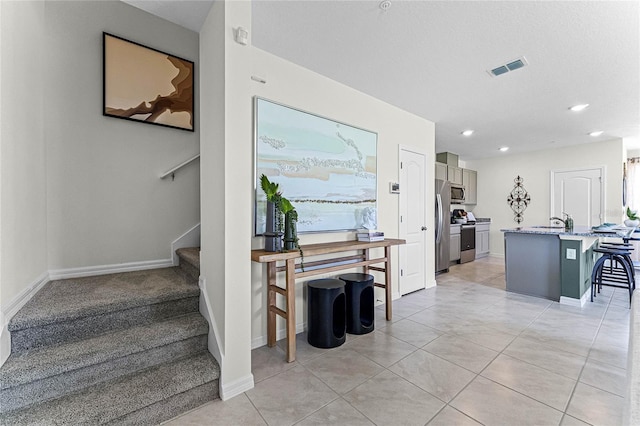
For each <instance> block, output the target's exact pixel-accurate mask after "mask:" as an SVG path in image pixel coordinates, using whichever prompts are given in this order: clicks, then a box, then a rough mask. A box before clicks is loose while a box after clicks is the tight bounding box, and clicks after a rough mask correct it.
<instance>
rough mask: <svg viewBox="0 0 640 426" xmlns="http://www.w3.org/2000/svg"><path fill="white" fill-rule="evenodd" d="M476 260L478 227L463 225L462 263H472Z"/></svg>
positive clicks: (461, 231)
mask: <svg viewBox="0 0 640 426" xmlns="http://www.w3.org/2000/svg"><path fill="white" fill-rule="evenodd" d="M475 259H476V227H475V226H474V225H466V226H465V225H462V229H461V230H460V263H467V262H472V261H474V260H475Z"/></svg>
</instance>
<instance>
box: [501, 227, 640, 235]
mask: <svg viewBox="0 0 640 426" xmlns="http://www.w3.org/2000/svg"><path fill="white" fill-rule="evenodd" d="M500 231H501V232H515V233H518V234H537V235H558V236H561V235H563V236H576V237H597V238H600V237H602V238H604V237H620V235H619V234H618V233H616V231H614V230H606V231H604V230H603V231H594V230H593V229H591V228H589V227H587V226H575V227H574V228H573V229H572V230H571V231H566V230H565V229H564V226H557V227H555V226H523V227H518V228H505V229H501V230H500ZM636 232H638V230H636Z"/></svg>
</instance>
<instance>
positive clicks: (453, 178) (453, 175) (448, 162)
mask: <svg viewBox="0 0 640 426" xmlns="http://www.w3.org/2000/svg"><path fill="white" fill-rule="evenodd" d="M445 168H446V175H444V172H445ZM436 179H443V180H448V181H449V182H451V183H456V184H458V185H462V168H460V167H458V156H457V155H456V154H452V153H450V152H439V153H437V154H436Z"/></svg>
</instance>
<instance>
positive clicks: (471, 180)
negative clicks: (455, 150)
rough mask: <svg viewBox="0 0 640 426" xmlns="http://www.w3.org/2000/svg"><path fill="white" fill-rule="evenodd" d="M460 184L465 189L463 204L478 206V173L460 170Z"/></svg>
mask: <svg viewBox="0 0 640 426" xmlns="http://www.w3.org/2000/svg"><path fill="white" fill-rule="evenodd" d="M462 184H463V185H464V187H465V189H466V193H465V202H464V203H465V204H478V172H476V171H475V170H469V169H462Z"/></svg>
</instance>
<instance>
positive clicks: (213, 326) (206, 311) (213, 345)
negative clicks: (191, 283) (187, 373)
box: [198, 277, 224, 368]
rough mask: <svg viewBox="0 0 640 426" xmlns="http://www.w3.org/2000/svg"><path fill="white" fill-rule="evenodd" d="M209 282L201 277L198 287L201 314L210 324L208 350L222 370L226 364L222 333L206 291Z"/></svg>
mask: <svg viewBox="0 0 640 426" xmlns="http://www.w3.org/2000/svg"><path fill="white" fill-rule="evenodd" d="M206 283H207V281H206V280H205V279H204V278H202V277H200V279H199V280H198V287H200V314H201V315H202V316H203V317H204V318H205V319H206V320H207V322H208V323H209V336H208V342H207V348H208V349H209V352H211V355H213V357H214V358H215V359H216V361H218V364H219V365H220V368H222V364H223V362H224V356H223V355H222V351H221V350H220V341H219V340H218V336H220V331H219V330H218V323H217V322H216V320H215V317H214V316H213V310H212V309H211V303H209V296H208V295H207V292H206V291H204V288H205V286H206Z"/></svg>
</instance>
